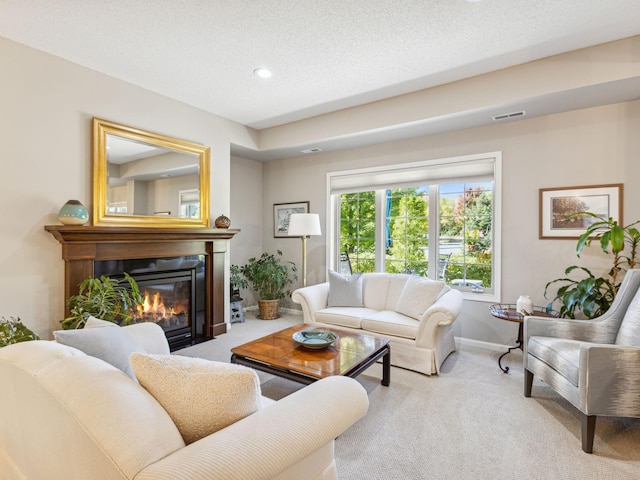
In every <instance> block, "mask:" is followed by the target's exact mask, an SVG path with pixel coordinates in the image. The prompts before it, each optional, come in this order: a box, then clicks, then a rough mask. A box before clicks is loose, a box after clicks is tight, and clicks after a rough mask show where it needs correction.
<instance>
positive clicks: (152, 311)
mask: <svg viewBox="0 0 640 480" xmlns="http://www.w3.org/2000/svg"><path fill="white" fill-rule="evenodd" d="M137 311H138V314H137V317H138V319H140V320H143V321H145V322H149V321H152V322H159V321H161V320H166V319H174V318H175V317H178V316H180V315H184V314H185V312H186V311H187V308H186V307H183V306H180V305H174V306H166V305H165V304H164V301H163V299H162V295H161V294H160V292H156V293H154V294H153V295H149V292H147V291H145V292H144V301H143V302H142V303H141V304H139V305H138V306H137Z"/></svg>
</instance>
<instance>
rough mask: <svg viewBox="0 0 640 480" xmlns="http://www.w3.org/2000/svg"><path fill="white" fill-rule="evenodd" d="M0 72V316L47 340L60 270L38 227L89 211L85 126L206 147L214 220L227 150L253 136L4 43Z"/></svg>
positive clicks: (60, 302) (56, 310) (225, 186)
mask: <svg viewBox="0 0 640 480" xmlns="http://www.w3.org/2000/svg"><path fill="white" fill-rule="evenodd" d="M0 71H1V72H2V74H1V75H0V106H1V107H0V162H1V165H2V188H0V205H1V207H0V208H1V209H2V217H1V218H2V221H1V222H0V247H1V248H0V316H5V317H7V316H19V317H21V319H22V320H23V322H24V323H25V324H26V325H28V326H29V327H30V328H32V329H33V330H35V331H36V333H38V334H39V335H41V336H43V337H45V338H47V337H50V333H51V331H52V330H53V329H57V328H59V321H60V320H61V319H62V317H63V315H64V299H63V296H64V264H63V261H62V259H61V246H60V244H59V243H58V242H57V241H56V240H55V239H54V238H53V237H52V236H51V235H50V234H49V233H47V232H45V230H44V226H45V225H48V224H59V222H58V220H57V212H58V210H59V209H60V207H61V206H62V205H63V204H64V203H65V202H66V201H67V200H68V199H77V200H80V201H81V202H82V203H83V204H84V205H85V206H86V207H87V209H88V210H89V211H91V206H92V188H91V185H92V183H91V119H92V117H94V116H95V117H100V118H103V119H106V120H112V121H115V122H118V123H123V124H126V125H129V126H134V127H138V128H142V129H145V130H149V131H152V132H156V133H162V134H165V135H169V136H172V137H177V138H182V139H185V140H189V141H193V142H196V143H201V144H204V145H208V146H210V147H211V215H212V217H213V218H215V217H216V216H218V215H219V213H217V212H228V211H229V209H230V192H229V178H230V165H229V157H230V154H229V151H230V147H229V145H230V143H232V142H233V143H237V144H240V145H252V144H253V138H254V136H255V132H254V131H252V130H251V129H248V128H247V127H244V126H242V125H238V124H235V123H233V122H230V121H228V120H225V119H223V118H220V117H217V116H214V115H211V114H208V113H205V112H203V111H201V110H198V109H196V108H193V107H190V106H187V105H185V104H182V103H179V102H177V101H174V100H171V99H169V98H166V97H163V96H161V95H158V94H155V93H151V92H149V91H147V90H144V89H142V88H139V87H135V86H133V85H130V84H127V83H124V82H121V81H119V80H115V79H113V78H111V77H109V76H106V75H103V74H100V73H97V72H95V71H92V70H89V69H86V68H83V67H79V66H77V65H74V64H71V63H69V62H66V61H63V60H61V59H59V58H57V57H54V56H52V55H48V54H45V53H43V52H39V51H37V50H33V49H30V48H27V47H25V46H22V45H19V44H17V43H14V42H11V41H8V40H6V39H2V38H0ZM185 88H188V86H185Z"/></svg>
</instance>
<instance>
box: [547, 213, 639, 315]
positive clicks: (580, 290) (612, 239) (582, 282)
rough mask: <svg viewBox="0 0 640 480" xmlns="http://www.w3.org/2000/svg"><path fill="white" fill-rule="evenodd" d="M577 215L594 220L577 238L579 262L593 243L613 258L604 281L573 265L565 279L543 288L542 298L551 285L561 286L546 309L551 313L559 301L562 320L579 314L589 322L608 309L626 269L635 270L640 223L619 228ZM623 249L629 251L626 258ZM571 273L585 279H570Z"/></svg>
mask: <svg viewBox="0 0 640 480" xmlns="http://www.w3.org/2000/svg"><path fill="white" fill-rule="evenodd" d="M577 215H582V216H587V217H593V218H594V219H596V221H594V222H593V223H592V224H590V225H589V226H588V227H587V229H586V230H585V232H584V233H583V234H582V235H580V237H579V238H578V243H577V245H576V254H577V256H578V258H580V254H581V253H582V251H583V249H584V248H585V247H588V246H590V245H591V243H592V241H593V240H596V241H597V242H598V243H599V244H600V248H601V249H602V251H603V252H604V253H607V254H608V253H610V252H611V254H612V255H613V260H612V266H611V269H610V270H609V271H608V272H607V276H606V277H596V276H595V275H594V274H593V273H592V272H591V271H590V270H589V269H587V268H585V267H580V266H577V265H572V266H570V267H567V268H566V269H565V271H564V273H565V275H566V276H565V277H562V278H557V279H555V280H552V281H550V282H548V283H547V284H546V286H545V289H544V295H545V297H546V296H547V291H548V289H549V287H550V286H551V285H553V284H556V283H558V282H560V283H561V284H562V285H561V286H560V287H559V288H558V290H557V292H556V295H555V297H554V298H553V300H551V302H550V303H549V305H548V306H547V308H548V309H551V308H552V307H553V304H554V303H555V302H557V301H559V302H560V316H561V317H568V318H576V317H575V316H576V313H579V312H582V314H583V315H584V316H585V317H586V318H588V319H591V318H596V317H599V316H600V315H602V314H603V313H605V312H606V311H607V310H608V309H609V307H610V306H611V303H612V302H613V300H614V298H615V296H616V293H617V292H618V287H619V286H620V283H621V282H622V278H621V275H623V274H624V271H625V270H626V269H627V268H635V265H636V256H637V253H638V244H639V243H640V232H639V231H638V229H637V228H635V225H637V224H638V223H640V220H639V221H636V222H633V223H630V224H629V225H626V226H622V225H619V224H618V222H617V221H616V220H614V219H612V218H603V217H600V216H598V215H596V214H594V213H591V212H578V213H575V214H573V215H572V216H577ZM625 247H629V249H628V254H627V251H626V250H625ZM573 272H581V273H582V274H584V275H583V277H582V278H572V277H570V276H569V275H571V274H572V273H573Z"/></svg>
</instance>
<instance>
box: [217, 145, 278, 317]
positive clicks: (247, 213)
mask: <svg viewBox="0 0 640 480" xmlns="http://www.w3.org/2000/svg"><path fill="white" fill-rule="evenodd" d="M262 168H263V164H262V163H260V162H256V161H253V160H247V159H245V158H241V157H236V156H232V157H231V213H230V215H229V217H230V218H231V228H239V229H240V233H238V234H237V235H236V236H235V237H233V241H232V242H231V245H230V251H231V255H230V258H231V264H232V265H239V266H241V265H244V264H245V263H247V260H249V259H250V258H251V257H258V256H260V255H261V254H262V243H263V228H262V227H263V221H264V222H265V223H269V221H270V220H269V219H270V218H272V217H271V216H267V217H265V216H264V213H263V211H262V205H263V195H262ZM214 213H215V212H214ZM264 235H268V232H267V233H264ZM242 297H243V298H244V300H245V305H251V304H256V303H257V298H255V296H254V295H253V292H251V291H249V290H246V291H243V292H242Z"/></svg>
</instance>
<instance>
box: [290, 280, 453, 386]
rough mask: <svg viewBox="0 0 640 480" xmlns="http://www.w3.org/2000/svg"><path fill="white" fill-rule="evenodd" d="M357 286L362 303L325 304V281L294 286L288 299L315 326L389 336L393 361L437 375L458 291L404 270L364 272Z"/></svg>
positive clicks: (448, 348) (449, 342)
mask: <svg viewBox="0 0 640 480" xmlns="http://www.w3.org/2000/svg"><path fill="white" fill-rule="evenodd" d="M330 273H332V272H330ZM334 287H337V288H340V289H343V290H344V288H348V287H346V286H341V285H334ZM361 288H362V305H361V306H341V305H340V304H339V303H340V302H338V305H336V306H330V305H331V301H330V283H329V282H325V283H321V284H318V285H313V286H309V287H304V288H300V289H298V290H295V291H294V292H293V294H292V296H291V298H292V300H293V301H294V302H295V303H299V304H300V305H301V306H302V313H303V316H304V322H305V323H308V324H310V325H312V326H313V327H314V328H321V327H335V328H340V329H344V330H349V331H354V332H360V333H366V334H370V335H374V336H378V337H386V338H389V339H390V340H391V342H390V345H391V364H392V365H395V366H398V367H403V368H407V369H409V370H414V371H417V372H420V373H424V374H426V375H431V374H437V373H438V372H439V371H440V366H441V365H442V362H444V360H445V358H447V356H448V355H449V354H450V353H451V352H453V351H454V350H455V341H454V337H453V331H452V327H451V325H452V324H453V322H454V321H455V320H456V318H457V317H458V314H459V313H460V310H461V308H462V302H463V300H462V294H461V293H460V292H459V291H458V290H454V289H452V288H450V287H448V286H446V285H444V283H442V282H436V281H432V280H428V279H425V278H422V277H416V276H414V275H405V274H388V273H366V274H364V275H363V276H362V287H361ZM342 293H344V292H342ZM356 303H357V302H356Z"/></svg>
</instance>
